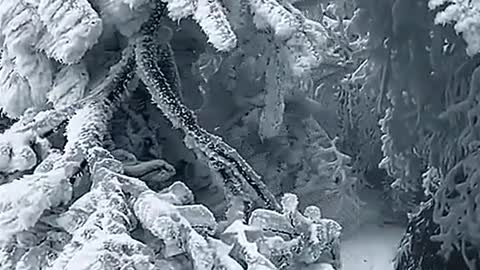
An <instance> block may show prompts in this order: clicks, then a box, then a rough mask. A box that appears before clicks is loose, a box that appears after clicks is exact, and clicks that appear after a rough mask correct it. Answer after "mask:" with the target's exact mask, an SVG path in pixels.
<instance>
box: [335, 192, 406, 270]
mask: <svg viewBox="0 0 480 270" xmlns="http://www.w3.org/2000/svg"><path fill="white" fill-rule="evenodd" d="M362 193H363V194H361V199H362V200H363V201H364V202H365V203H366V205H365V206H363V207H362V215H361V216H362V217H363V218H362V223H361V224H360V226H359V227H358V228H356V229H355V230H354V231H353V232H352V233H350V234H348V235H344V237H343V239H342V251H341V252H342V254H341V257H342V265H343V267H342V269H343V270H393V262H392V260H393V258H394V257H395V253H396V250H397V246H398V243H399V241H400V239H401V238H402V234H403V233H404V231H405V228H404V227H403V226H402V225H394V224H390V222H386V221H387V220H388V217H386V216H385V214H384V213H385V205H386V204H385V201H384V200H382V199H381V197H380V194H378V193H376V192H375V191H372V190H366V191H365V192H362ZM386 223H388V224H386Z"/></svg>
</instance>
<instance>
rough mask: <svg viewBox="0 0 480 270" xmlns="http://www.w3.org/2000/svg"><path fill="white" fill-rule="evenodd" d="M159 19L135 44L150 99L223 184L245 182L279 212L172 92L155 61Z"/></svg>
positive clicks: (243, 165)
mask: <svg viewBox="0 0 480 270" xmlns="http://www.w3.org/2000/svg"><path fill="white" fill-rule="evenodd" d="M160 18H161V11H158V12H154V14H153V15H152V17H151V18H150V20H149V21H147V23H146V24H145V25H144V27H143V29H142V33H141V34H142V35H141V36H140V37H139V38H138V39H137V42H136V59H137V65H138V72H137V73H138V75H139V77H140V79H141V80H142V81H143V82H144V83H145V85H146V86H147V88H148V90H149V91H150V93H151V95H152V99H153V100H154V102H155V103H156V104H157V106H158V107H159V108H160V110H161V111H162V112H163V114H164V115H165V116H166V117H167V119H169V120H170V122H171V123H172V124H173V126H174V127H175V128H179V129H181V130H182V131H183V132H184V133H185V134H186V138H185V143H186V145H187V147H189V148H192V149H195V150H196V151H199V152H200V153H202V154H203V155H205V156H206V159H207V160H208V163H209V165H210V167H211V168H212V169H213V170H214V171H216V172H218V173H219V174H220V175H221V177H222V178H223V179H224V180H225V181H234V184H233V185H234V186H235V187H238V188H241V186H242V185H244V182H246V183H248V184H249V185H250V186H251V187H252V188H253V189H254V190H255V192H256V193H257V195H258V196H259V197H260V198H261V199H262V200H263V201H264V202H265V203H266V205H267V207H269V208H271V209H279V206H278V203H277V202H276V199H275V197H274V196H273V194H271V193H270V192H269V191H268V190H267V188H266V186H265V184H264V183H263V182H262V181H261V178H260V176H259V175H258V174H257V173H256V172H255V171H254V170H253V168H252V167H251V166H250V165H249V164H248V163H247V162H246V161H245V160H244V159H243V158H242V157H241V156H240V155H239V154H238V153H237V151H235V150H234V149H233V148H232V147H230V146H229V145H227V144H226V143H225V142H223V140H222V139H221V138H219V137H217V136H214V135H212V134H210V133H208V132H207V131H206V130H204V129H203V128H201V127H200V126H199V125H198V122H197V119H196V116H195V115H194V113H193V111H191V110H190V109H188V108H187V107H186V106H185V105H184V104H182V103H181V101H180V100H179V98H178V97H177V96H176V94H175V93H174V92H173V91H172V89H171V87H170V85H169V83H168V81H167V79H166V77H165V75H164V73H163V71H162V69H161V61H162V60H161V59H160V60H155V59H158V58H159V57H160V55H159V54H158V50H159V47H158V45H157V43H156V42H155V39H154V34H155V30H156V29H157V28H158V25H159V22H160ZM222 174H223V175H222ZM237 192H241V191H238V190H237Z"/></svg>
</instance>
